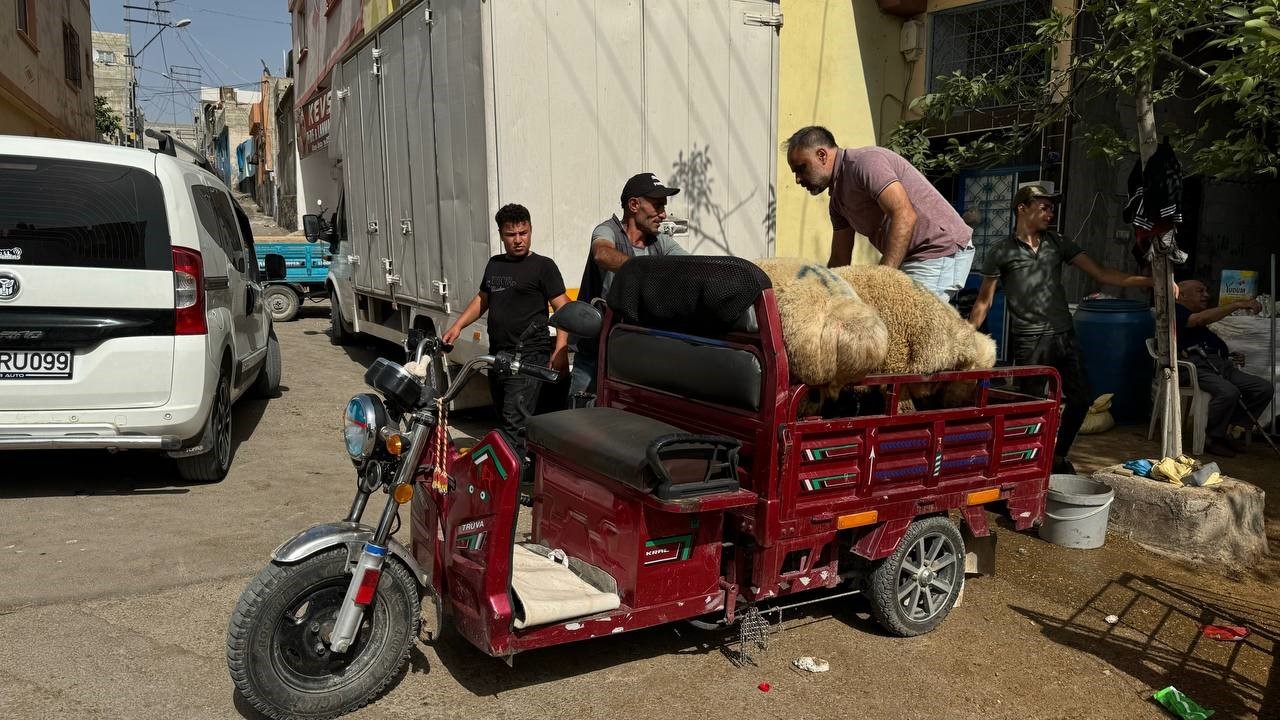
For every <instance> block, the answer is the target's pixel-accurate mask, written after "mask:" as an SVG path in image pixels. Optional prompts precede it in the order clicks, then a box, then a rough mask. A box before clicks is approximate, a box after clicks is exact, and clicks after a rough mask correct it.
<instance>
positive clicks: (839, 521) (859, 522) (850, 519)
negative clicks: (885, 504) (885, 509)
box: [836, 510, 880, 530]
mask: <svg viewBox="0 0 1280 720" xmlns="http://www.w3.org/2000/svg"><path fill="white" fill-rule="evenodd" d="M879 517H880V511H879V510H866V511H864V512H857V513H852V514H850V515H841V516H840V517H838V518H836V527H837V528H839V529H840V530H848V529H849V528H855V527H862V526H863V525H870V524H871V523H873V522H875V521H876V520H877V519H879Z"/></svg>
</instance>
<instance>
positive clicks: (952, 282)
mask: <svg viewBox="0 0 1280 720" xmlns="http://www.w3.org/2000/svg"><path fill="white" fill-rule="evenodd" d="M786 149H787V164H788V165H790V166H791V171H792V172H793V173H795V178H796V184H797V185H799V186H801V187H803V188H804V189H806V190H808V191H809V193H810V194H812V195H817V194H819V193H821V192H823V191H824V190H829V191H830V194H831V208H830V209H831V228H832V231H833V232H832V235H831V257H830V259H828V260H827V266H828V267H839V266H841V265H848V264H849V261H850V258H852V256H853V241H854V233H860V234H862V235H865V236H867V237H868V238H869V239H870V240H871V244H872V245H873V246H875V248H876V249H877V250H879V251H880V255H881V258H880V264H881V265H888V266H889V267H895V268H898V269H899V270H902V271H903V272H905V273H906V274H907V275H910V276H911V278H912V279H913V280H915V281H916V282H918V283H920V284H921V285H923V286H924V287H925V288H926V289H928V290H929V291H931V292H932V293H934V294H935V295H937V296H938V297H940V298H942V299H943V300H950V299H951V298H952V297H954V296H955V294H956V292H957V291H959V290H960V288H961V287H962V286H963V285H964V283H965V280H966V279H967V278H968V276H969V266H970V265H972V264H973V241H972V238H973V230H972V229H971V228H970V227H969V226H968V225H967V224H965V222H964V220H963V219H961V217H960V215H959V213H957V212H956V211H955V208H953V207H951V203H949V202H947V200H946V198H944V197H942V195H941V194H940V193H939V192H938V191H937V189H936V188H934V187H933V184H932V183H930V182H929V181H928V179H926V178H925V176H924V175H922V174H921V173H920V171H919V170H916V169H915V168H914V167H912V166H911V163H909V162H907V161H906V159H904V158H903V157H902V156H901V155H898V154H897V153H895V152H893V151H892V150H886V149H884V148H881V147H861V148H841V147H839V146H838V145H836V139H835V136H833V135H832V134H831V131H830V130H827V129H826V128H824V127H820V126H817V125H812V126H809V127H804V128H800V129H799V130H797V131H796V133H795V134H794V135H792V136H791V138H790V139H788V140H787V143H786Z"/></svg>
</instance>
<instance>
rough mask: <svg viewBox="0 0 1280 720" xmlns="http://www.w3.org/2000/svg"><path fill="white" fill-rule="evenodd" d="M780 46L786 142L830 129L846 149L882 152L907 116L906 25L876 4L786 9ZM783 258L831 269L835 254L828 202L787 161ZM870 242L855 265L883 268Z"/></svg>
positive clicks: (781, 167)
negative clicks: (812, 129)
mask: <svg viewBox="0 0 1280 720" xmlns="http://www.w3.org/2000/svg"><path fill="white" fill-rule="evenodd" d="M782 5H783V10H784V15H785V18H786V21H785V24H784V25H783V28H782V34H781V36H780V38H779V42H780V45H779V68H778V139H779V140H780V141H785V140H786V138H788V137H790V136H791V134H792V133H793V132H795V131H796V130H797V129H799V128H801V127H804V126H805V125H824V126H826V127H827V128H828V129H830V130H831V132H832V133H834V134H835V136H836V141H837V142H838V143H839V144H840V145H841V146H842V147H859V146H863V145H876V144H882V143H883V142H884V141H885V140H886V139H887V138H888V135H889V133H890V132H892V130H893V128H894V126H895V125H896V124H897V122H898V120H899V118H900V117H901V113H902V102H901V97H902V95H903V92H904V90H905V87H906V80H907V74H906V63H905V62H904V61H903V59H902V54H901V53H900V52H899V51H898V43H899V34H900V32H901V28H902V20H901V19H900V18H897V17H894V16H892V15H886V14H884V13H882V12H880V10H879V9H878V8H877V7H876V4H875V3H874V2H871V0H799V1H794V2H785V1H784V2H783V4H782ZM777 198H778V225H777V233H778V234H777V255H779V256H784V257H805V258H809V259H811V260H818V261H822V262H825V261H826V259H827V254H828V252H829V250H830V246H831V220H830V216H829V215H828V214H827V196H826V195H825V194H823V195H819V196H817V197H812V196H810V195H809V194H808V193H807V192H805V191H804V190H803V189H802V188H800V187H799V186H797V185H796V184H795V178H794V176H793V175H792V174H791V170H790V168H788V167H787V162H786V155H785V153H782V152H781V151H779V158H778V181H777ZM878 259H879V253H877V252H876V251H875V248H872V247H871V244H870V243H868V242H867V241H866V239H865V238H859V240H858V242H857V244H856V245H855V246H854V262H855V263H859V262H863V263H867V262H876V261H877V260H878Z"/></svg>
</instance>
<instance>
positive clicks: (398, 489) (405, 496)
mask: <svg viewBox="0 0 1280 720" xmlns="http://www.w3.org/2000/svg"><path fill="white" fill-rule="evenodd" d="M391 497H393V498H395V499H396V502H398V503H400V504H401V505H403V504H405V503H407V502H409V501H410V500H412V499H413V483H411V482H407V483H400V484H399V485H397V486H395V489H393V490H392V491H391Z"/></svg>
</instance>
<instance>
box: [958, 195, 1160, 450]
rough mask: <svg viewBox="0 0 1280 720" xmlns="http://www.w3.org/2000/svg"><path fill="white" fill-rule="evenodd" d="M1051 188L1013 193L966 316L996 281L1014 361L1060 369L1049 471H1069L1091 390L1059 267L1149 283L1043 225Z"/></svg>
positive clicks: (1129, 283) (978, 320) (976, 321)
mask: <svg viewBox="0 0 1280 720" xmlns="http://www.w3.org/2000/svg"><path fill="white" fill-rule="evenodd" d="M1057 199H1058V195H1057V194H1055V193H1052V192H1049V191H1048V190H1046V189H1045V188H1044V186H1042V185H1036V184H1030V185H1025V186H1023V187H1021V188H1019V189H1018V192H1017V193H1016V194H1015V195H1014V196H1013V207H1014V213H1015V214H1016V217H1017V222H1016V226H1015V229H1014V235H1013V236H1012V237H1009V238H1007V239H1005V240H1002V241H1000V242H998V243H995V244H994V245H992V246H991V247H989V248H987V253H986V258H985V260H984V262H983V266H982V274H983V276H984V279H983V281H982V287H981V288H980V289H979V290H978V299H977V301H976V302H975V303H974V304H973V311H972V312H971V313H970V314H969V323H970V324H971V325H973V326H974V327H975V328H977V327H980V326H981V325H982V321H983V320H985V319H986V317H987V311H988V310H990V309H991V301H992V299H993V298H994V297H995V293H996V282H997V281H1001V282H1003V283H1004V294H1005V303H1006V307H1007V308H1008V312H1009V317H1010V319H1011V323H1010V325H1011V327H1010V336H1009V345H1010V348H1011V349H1012V351H1013V357H1014V364H1016V365H1049V366H1051V367H1053V368H1055V369H1056V370H1057V371H1058V373H1059V374H1060V375H1061V376H1062V400H1063V404H1064V405H1065V407H1064V409H1063V413H1062V422H1061V424H1060V425H1059V426H1058V443H1057V446H1056V449H1055V451H1054V459H1053V471H1054V472H1066V473H1070V472H1075V468H1074V467H1072V465H1071V462H1070V461H1069V460H1067V453H1068V452H1069V451H1070V450H1071V444H1072V443H1073V442H1075V439H1076V434H1077V433H1079V432H1080V426H1081V425H1082V424H1083V423H1084V418H1085V415H1087V414H1088V413H1089V405H1090V404H1091V403H1092V402H1093V397H1092V395H1091V393H1090V392H1089V383H1088V380H1086V378H1085V374H1084V361H1083V360H1082V358H1081V357H1080V347H1079V345H1078V344H1077V343H1076V334H1075V326H1074V324H1073V323H1072V320H1071V311H1070V310H1068V308H1067V293H1066V289H1065V288H1064V287H1063V285H1062V266H1063V265H1067V264H1071V265H1074V266H1076V267H1077V268H1080V269H1081V270H1083V271H1084V272H1085V273H1087V274H1088V275H1089V277H1091V278H1093V279H1094V280H1096V281H1097V282H1098V284H1100V285H1117V286H1120V287H1151V278H1149V277H1144V276H1142V275H1129V274H1126V273H1123V272H1120V271H1119V270H1113V269H1111V268H1106V267H1102V266H1101V265H1099V264H1097V263H1096V262H1094V261H1093V260H1092V259H1090V258H1089V256H1088V255H1085V254H1084V251H1083V250H1081V249H1080V246H1079V245H1076V244H1075V243H1074V242H1072V241H1071V240H1069V239H1067V238H1064V237H1062V236H1061V235H1058V234H1057V233H1055V232H1053V231H1051V230H1049V225H1050V224H1051V223H1052V222H1053V211H1054V203H1055V202H1056V201H1057Z"/></svg>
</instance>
